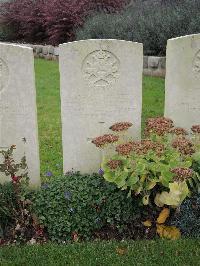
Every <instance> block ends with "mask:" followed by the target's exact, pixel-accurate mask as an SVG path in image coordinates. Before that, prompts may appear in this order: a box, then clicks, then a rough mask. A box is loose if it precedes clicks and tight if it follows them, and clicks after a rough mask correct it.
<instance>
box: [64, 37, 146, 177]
mask: <svg viewBox="0 0 200 266" xmlns="http://www.w3.org/2000/svg"><path fill="white" fill-rule="evenodd" d="M59 54H60V58H59V59H60V76H61V107H62V137H63V154H64V171H65V172H66V171H70V170H72V169H74V170H75V171H81V172H82V173H92V172H94V171H97V170H98V168H99V166H100V162H101V158H102V154H101V152H99V151H98V150H97V148H96V147H95V146H94V145H93V144H91V139H93V138H94V137H97V136H99V135H102V134H105V133H107V132H108V127H109V126H111V125H112V124H113V123H115V122H119V121H129V122H132V123H133V125H134V126H133V128H132V129H131V130H130V133H131V134H132V135H133V136H134V137H135V138H140V131H141V109H142V70H143V47H142V44H139V43H133V42H126V41H118V40H86V41H79V42H73V43H68V44H63V45H60V51H59Z"/></svg>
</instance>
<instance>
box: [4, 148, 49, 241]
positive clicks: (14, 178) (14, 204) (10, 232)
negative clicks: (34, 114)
mask: <svg viewBox="0 0 200 266" xmlns="http://www.w3.org/2000/svg"><path fill="white" fill-rule="evenodd" d="M15 148H16V147H15V145H12V146H11V147H10V148H9V149H8V150H0V156H1V161H2V162H1V163H0V173H3V174H5V175H6V176H7V177H8V181H11V183H10V184H9V185H10V186H9V191H10V193H9V195H10V197H9V198H8V195H7V196H6V193H8V183H7V185H5V186H3V185H0V217H1V219H0V232H3V234H0V246H1V245H2V244H7V243H26V242H30V243H32V244H34V243H36V242H39V243H42V242H45V241H46V237H45V235H44V229H43V227H42V226H41V225H40V223H39V221H38V219H37V216H36V215H35V214H34V213H32V209H31V206H32V202H31V200H30V195H29V193H30V191H29V189H28V181H29V178H28V167H27V164H26V158H25V156H24V157H23V158H22V159H21V161H20V162H19V163H16V161H15V159H14V157H13V153H14V150H15ZM10 189H11V190H10ZM5 190H6V191H7V192H6V191H5Z"/></svg>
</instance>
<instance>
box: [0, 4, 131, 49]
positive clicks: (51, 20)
mask: <svg viewBox="0 0 200 266" xmlns="http://www.w3.org/2000/svg"><path fill="white" fill-rule="evenodd" d="M127 2H128V0H13V1H11V2H6V3H3V4H0V10H1V13H0V16H1V17H0V18H1V20H0V21H1V23H3V24H4V25H5V26H8V27H10V29H11V30H12V32H13V35H12V38H13V39H14V40H23V41H25V42H32V43H49V44H53V45H57V44H59V43H63V42H66V41H72V40H74V38H75V36H74V29H75V28H77V27H79V26H81V25H83V23H84V20H85V18H86V16H88V15H90V14H92V12H97V11H100V10H103V11H104V12H109V13H111V12H115V11H119V10H121V9H122V8H123V7H124V6H125V4H126V3H127Z"/></svg>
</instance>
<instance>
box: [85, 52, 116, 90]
mask: <svg viewBox="0 0 200 266" xmlns="http://www.w3.org/2000/svg"><path fill="white" fill-rule="evenodd" d="M119 67H120V62H119V59H118V58H117V57H116V56H115V55H114V54H113V53H111V52H109V51H106V50H97V51H94V52H92V53H90V54H89V55H88V56H86V58H85V59H84V61H83V66H82V71H83V75H84V79H85V80H86V81H87V82H88V84H89V85H90V86H95V87H96V86H97V87H102V86H103V87H105V86H111V85H113V84H114V83H115V82H116V80H117V79H118V78H119Z"/></svg>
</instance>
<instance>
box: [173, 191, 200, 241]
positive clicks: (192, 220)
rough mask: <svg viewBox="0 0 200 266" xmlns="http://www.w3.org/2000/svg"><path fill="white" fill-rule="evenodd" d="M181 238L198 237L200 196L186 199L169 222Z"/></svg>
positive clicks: (199, 231) (199, 235)
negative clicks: (177, 230)
mask: <svg viewBox="0 0 200 266" xmlns="http://www.w3.org/2000/svg"><path fill="white" fill-rule="evenodd" d="M171 224H172V225H175V226H177V227H178V228H179V229H180V230H181V233H182V235H183V236H186V237H200V194H197V195H195V196H193V197H192V198H189V199H186V200H185V201H184V202H183V204H182V205H181V206H180V209H179V210H178V211H176V213H175V215H174V217H173V218H172V221H171Z"/></svg>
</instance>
